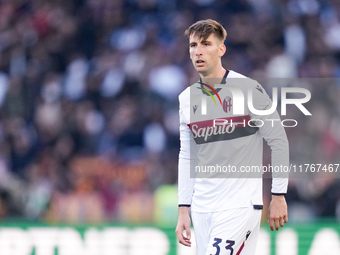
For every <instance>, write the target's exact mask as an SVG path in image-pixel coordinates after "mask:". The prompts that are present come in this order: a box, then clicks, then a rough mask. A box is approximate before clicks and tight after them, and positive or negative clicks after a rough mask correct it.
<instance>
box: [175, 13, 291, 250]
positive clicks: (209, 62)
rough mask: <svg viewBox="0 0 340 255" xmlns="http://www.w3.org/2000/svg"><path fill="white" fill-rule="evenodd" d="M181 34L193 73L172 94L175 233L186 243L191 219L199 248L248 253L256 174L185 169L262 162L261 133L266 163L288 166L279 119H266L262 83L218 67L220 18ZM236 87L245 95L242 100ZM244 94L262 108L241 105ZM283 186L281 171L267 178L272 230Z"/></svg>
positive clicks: (256, 214)
mask: <svg viewBox="0 0 340 255" xmlns="http://www.w3.org/2000/svg"><path fill="white" fill-rule="evenodd" d="M185 34H186V36H187V37H188V38H189V52H190V58H191V60H192V63H193V65H194V67H195V69H196V70H197V72H198V73H199V76H200V80H199V81H198V82H196V83H194V84H193V85H191V86H189V87H188V88H186V89H185V90H184V91H183V92H182V93H181V94H180V95H179V103H180V107H179V108H180V109H179V115H180V141H181V148H180V153H179V169H178V197H179V205H178V206H179V217H178V223H177V227H176V234H177V238H178V241H179V243H181V244H183V245H185V246H191V241H190V238H191V232H190V226H191V219H192V222H193V227H194V231H195V236H196V246H197V251H198V255H223V254H226V255H231V254H233V255H240V254H242V255H250V254H254V252H255V248H256V243H257V237H258V232H259V228H260V220H261V212H262V210H261V209H262V208H263V202H262V178H242V177H239V178H238V177H237V175H235V176H236V177H235V176H234V178H227V175H226V176H225V178H223V176H222V178H218V177H221V176H219V175H214V174H212V175H211V176H213V177H216V178H208V177H207V176H204V175H203V177H202V176H201V175H199V176H198V177H200V178H190V177H191V176H190V171H194V172H195V171H196V172H197V171H198V172H200V171H201V170H202V171H201V172H205V173H207V172H209V171H211V172H210V174H211V173H212V172H213V170H214V171H215V170H216V169H217V170H218V169H219V170H221V169H224V170H226V171H229V170H230V169H233V171H234V172H240V171H241V170H242V169H243V170H244V169H251V167H252V166H262V151H263V139H265V140H266V142H267V143H268V145H269V146H270V149H271V164H272V166H273V167H275V166H277V167H279V166H281V168H282V166H288V164H289V151H288V141H287V136H286V133H285V131H284V128H283V127H282V125H281V122H279V121H277V122H275V124H274V122H270V121H266V120H268V119H276V120H278V119H280V117H279V115H278V113H277V111H276V110H273V111H270V110H271V107H272V101H271V99H270V98H269V96H268V95H267V94H266V92H265V90H264V89H263V87H262V86H261V85H260V84H258V83H257V82H256V81H254V80H252V79H250V78H248V77H245V76H243V75H241V74H239V73H237V72H235V71H232V70H227V69H225V68H224V67H223V66H222V62H221V57H222V56H223V55H224V54H225V52H226V47H225V45H224V41H225V38H226V36H227V32H226V30H225V29H224V28H223V27H222V25H221V24H219V23H218V22H216V21H214V20H211V19H208V20H201V21H198V22H196V23H194V24H193V25H191V26H190V27H189V28H188V29H187V30H186V31H185ZM218 84H220V85H218ZM240 92H242V94H243V95H245V97H244V98H245V99H244V102H242V101H241V103H240V101H239V100H241V99H242V97H240V96H239V94H240ZM237 93H238V94H237ZM248 93H251V99H252V105H253V107H254V108H255V109H257V110H263V111H264V112H268V114H266V115H263V114H258V113H257V114H254V113H253V112H256V111H255V110H252V109H249V108H250V107H249V108H248V105H247V104H246V102H245V100H247V99H248V97H247V95H248ZM233 95H238V97H236V96H235V97H233ZM222 100H223V103H222ZM248 100H249V99H248ZM236 106H237V107H238V110H240V109H241V110H242V107H244V109H243V110H244V112H243V114H242V111H241V113H239V114H234V113H233V110H235V109H234V108H236ZM211 109H213V111H211ZM270 112H271V113H270ZM227 166H229V169H228V168H227ZM230 166H232V167H231V168H230ZM247 167H248V168H247ZM207 169H208V170H207ZM208 175H209V173H208ZM206 177H207V178H206ZM232 177H233V176H232ZM287 186H288V178H284V177H282V175H280V174H278V175H277V177H273V179H272V190H271V192H272V200H271V203H270V206H269V212H268V223H269V225H270V229H271V230H272V231H273V230H274V229H276V230H279V227H280V226H281V227H283V226H284V223H286V222H287V221H288V215H287V204H286V201H285V197H284V194H285V193H286V192H287ZM190 207H191V219H190V216H189V208H190Z"/></svg>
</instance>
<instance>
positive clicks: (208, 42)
mask: <svg viewBox="0 0 340 255" xmlns="http://www.w3.org/2000/svg"><path fill="white" fill-rule="evenodd" d="M199 43H201V44H211V43H212V42H211V41H208V40H203V41H200V42H199ZM192 45H197V42H191V43H190V46H192Z"/></svg>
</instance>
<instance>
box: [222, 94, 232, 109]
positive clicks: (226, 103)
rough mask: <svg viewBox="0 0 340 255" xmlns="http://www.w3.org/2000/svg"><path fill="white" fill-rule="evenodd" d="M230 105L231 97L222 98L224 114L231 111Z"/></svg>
mask: <svg viewBox="0 0 340 255" xmlns="http://www.w3.org/2000/svg"><path fill="white" fill-rule="evenodd" d="M231 103H232V100H231V97H226V98H224V100H223V110H224V111H225V112H230V111H231V107H232V106H233V105H232V104H231Z"/></svg>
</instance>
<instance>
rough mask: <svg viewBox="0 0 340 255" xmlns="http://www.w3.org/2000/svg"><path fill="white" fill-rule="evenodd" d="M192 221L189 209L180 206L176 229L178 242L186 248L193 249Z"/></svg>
mask: <svg viewBox="0 0 340 255" xmlns="http://www.w3.org/2000/svg"><path fill="white" fill-rule="evenodd" d="M190 226H191V220H190V217H189V207H187V206H180V207H179V208H178V222H177V227H176V231H175V232H176V235H177V239H178V242H179V243H180V244H183V245H185V246H189V247H191V241H190V239H191V231H190Z"/></svg>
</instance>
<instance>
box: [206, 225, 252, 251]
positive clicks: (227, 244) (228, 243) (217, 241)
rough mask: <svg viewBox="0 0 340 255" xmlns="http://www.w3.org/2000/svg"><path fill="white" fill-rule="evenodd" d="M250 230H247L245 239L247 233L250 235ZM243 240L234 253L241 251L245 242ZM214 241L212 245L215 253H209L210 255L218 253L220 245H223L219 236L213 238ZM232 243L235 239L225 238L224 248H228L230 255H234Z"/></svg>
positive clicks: (247, 235)
mask: <svg viewBox="0 0 340 255" xmlns="http://www.w3.org/2000/svg"><path fill="white" fill-rule="evenodd" d="M250 233H251V231H248V232H247V234H246V240H247V239H248V237H249V235H250ZM246 240H244V241H243V243H242V244H241V246H240V248H239V249H238V251H237V252H236V254H235V255H239V254H240V253H241V251H242V250H243V247H244V244H245V241H246ZM214 241H215V242H214V243H213V247H215V248H216V253H214V254H210V255H220V252H221V247H223V246H224V245H223V244H222V239H221V238H217V237H216V238H214ZM234 244H235V241H234V240H226V242H225V246H224V248H225V250H229V251H230V253H229V254H230V255H234V247H233V246H234Z"/></svg>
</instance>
